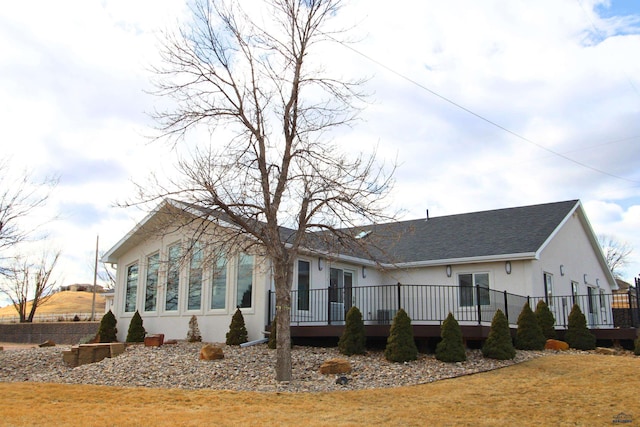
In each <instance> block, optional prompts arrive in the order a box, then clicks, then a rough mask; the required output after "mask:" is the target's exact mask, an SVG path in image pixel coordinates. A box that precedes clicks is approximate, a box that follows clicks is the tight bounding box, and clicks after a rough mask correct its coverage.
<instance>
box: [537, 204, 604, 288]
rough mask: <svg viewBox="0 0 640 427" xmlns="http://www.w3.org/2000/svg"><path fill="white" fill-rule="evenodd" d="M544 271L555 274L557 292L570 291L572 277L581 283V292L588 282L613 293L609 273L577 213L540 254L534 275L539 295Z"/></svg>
mask: <svg viewBox="0 0 640 427" xmlns="http://www.w3.org/2000/svg"><path fill="white" fill-rule="evenodd" d="M560 265H562V266H563V272H564V275H562V274H561V273H560ZM545 272H547V273H550V274H552V275H553V291H554V294H555V295H571V282H572V281H575V282H577V283H578V294H579V295H586V294H587V286H590V287H595V288H598V287H599V288H600V289H603V290H604V291H605V293H607V294H608V293H611V287H610V285H609V283H608V281H607V274H606V272H605V271H604V270H603V269H602V267H601V266H600V263H599V262H598V256H597V255H596V253H595V252H594V250H593V247H592V246H591V242H590V241H589V238H588V236H587V231H586V230H585V228H584V227H583V225H582V223H581V222H580V219H579V218H578V213H574V214H573V215H572V216H571V218H570V219H569V220H568V221H567V222H566V223H565V224H564V226H563V227H562V228H561V229H560V230H559V231H558V233H557V234H556V235H555V236H554V238H553V239H552V240H551V241H550V242H549V244H548V245H547V246H546V247H545V248H544V249H543V250H542V252H541V254H540V260H539V262H538V268H537V269H536V270H535V271H534V272H533V275H532V281H533V283H534V288H535V290H537V291H538V292H539V294H540V295H542V294H543V293H544V282H543V281H544V278H543V274H544V273H545ZM585 274H586V277H587V281H586V283H585V280H584V276H585Z"/></svg>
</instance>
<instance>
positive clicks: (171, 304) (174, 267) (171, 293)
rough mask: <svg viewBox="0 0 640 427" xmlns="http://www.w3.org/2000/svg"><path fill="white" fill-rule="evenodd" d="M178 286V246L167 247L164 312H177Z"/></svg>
mask: <svg viewBox="0 0 640 427" xmlns="http://www.w3.org/2000/svg"><path fill="white" fill-rule="evenodd" d="M179 286H180V246H179V245H173V246H171V247H169V259H168V262H167V293H166V295H165V304H164V309H165V310H166V311H176V310H178V290H179Z"/></svg>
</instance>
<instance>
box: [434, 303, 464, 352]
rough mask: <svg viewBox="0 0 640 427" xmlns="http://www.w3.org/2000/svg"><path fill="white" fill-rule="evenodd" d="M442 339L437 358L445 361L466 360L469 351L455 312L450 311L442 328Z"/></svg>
mask: <svg viewBox="0 0 640 427" xmlns="http://www.w3.org/2000/svg"><path fill="white" fill-rule="evenodd" d="M440 336H441V337H442V341H440V342H439V343H438V345H437V346H436V359H438V360H441V361H443V362H448V363H453V362H464V361H465V360H467V352H466V351H465V348H464V342H463V341H462V330H461V329H460V325H459V324H458V321H457V320H456V318H455V317H453V314H451V313H449V315H448V316H447V318H446V319H445V321H444V322H442V327H441V328H440Z"/></svg>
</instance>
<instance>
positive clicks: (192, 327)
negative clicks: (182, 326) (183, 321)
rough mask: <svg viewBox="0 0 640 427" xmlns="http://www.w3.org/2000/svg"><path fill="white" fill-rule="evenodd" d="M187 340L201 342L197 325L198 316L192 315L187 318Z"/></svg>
mask: <svg viewBox="0 0 640 427" xmlns="http://www.w3.org/2000/svg"><path fill="white" fill-rule="evenodd" d="M187 341H189V342H201V341H202V335H200V328H199V327H198V318H197V317H196V316H195V315H193V316H191V319H189V331H188V332H187Z"/></svg>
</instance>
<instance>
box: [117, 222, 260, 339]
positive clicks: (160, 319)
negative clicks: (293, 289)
mask: <svg viewBox="0 0 640 427" xmlns="http://www.w3.org/2000/svg"><path fill="white" fill-rule="evenodd" d="M186 241H187V239H186V238H185V237H184V236H183V235H181V234H178V233H173V234H169V235H166V236H163V237H157V238H148V239H146V240H144V241H143V242H141V243H140V244H138V245H137V246H135V247H134V248H132V249H130V250H129V251H127V252H125V253H123V254H121V255H120V256H119V258H118V270H117V279H116V280H117V282H116V288H115V297H114V314H115V315H116V318H117V319H118V325H117V328H118V339H119V340H122V341H124V340H125V339H126V335H127V330H128V327H129V322H130V320H131V317H132V316H133V314H134V312H135V310H138V311H139V313H140V315H141V316H142V319H143V322H144V327H145V329H146V331H147V333H150V334H155V333H162V334H164V335H165V339H185V338H186V336H187V331H188V324H189V320H190V319H191V316H192V315H195V316H197V318H198V327H199V329H200V332H201V335H202V338H203V340H204V341H209V342H224V341H225V339H226V333H227V332H228V330H229V324H230V323H231V318H232V316H233V313H234V312H235V307H236V306H237V305H238V303H239V301H238V299H239V297H238V295H237V293H238V292H237V287H236V285H237V274H238V263H237V257H230V258H229V260H228V266H227V269H226V274H227V280H226V289H225V291H226V294H225V307H224V308H217V309H212V308H211V307H212V305H211V300H212V266H211V265H208V264H209V263H210V262H207V259H206V257H205V260H204V262H203V268H202V288H201V299H200V308H199V309H191V310H190V309H189V307H188V292H189V291H188V286H189V285H188V281H189V262H188V261H183V262H182V263H181V264H180V270H179V286H178V304H177V308H176V310H170V311H168V310H165V297H166V280H167V253H168V248H169V247H170V246H172V245H174V244H177V243H178V244H182V243H186ZM156 253H158V254H159V257H160V266H159V271H158V286H157V295H156V298H157V300H156V308H155V310H153V311H146V310H145V290H146V277H147V271H148V265H147V264H148V263H147V259H148V257H149V256H150V255H153V254H156ZM253 260H254V263H253V272H252V278H251V284H252V289H251V307H247V308H242V312H243V316H244V320H245V324H246V327H247V331H248V333H249V340H253V339H258V338H262V337H263V334H262V331H263V330H264V327H265V324H266V322H267V313H266V307H267V289H268V287H269V282H270V276H269V273H268V272H269V271H270V269H269V268H268V266H267V265H266V262H265V260H264V258H261V257H257V256H255V257H254V258H253ZM134 264H137V265H138V280H137V291H136V299H135V309H132V310H130V311H125V299H126V292H127V283H126V282H127V271H128V268H129V267H130V266H132V265H134Z"/></svg>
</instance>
